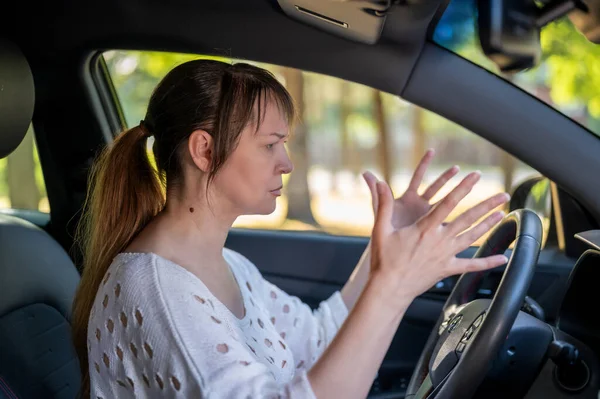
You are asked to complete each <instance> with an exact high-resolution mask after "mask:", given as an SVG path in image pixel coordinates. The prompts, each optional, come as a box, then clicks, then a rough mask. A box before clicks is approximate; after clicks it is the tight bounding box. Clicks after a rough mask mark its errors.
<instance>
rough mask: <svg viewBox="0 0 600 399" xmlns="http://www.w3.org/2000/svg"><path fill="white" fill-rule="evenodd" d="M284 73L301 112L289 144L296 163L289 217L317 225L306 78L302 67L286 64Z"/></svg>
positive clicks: (289, 182) (289, 202) (289, 191)
mask: <svg viewBox="0 0 600 399" xmlns="http://www.w3.org/2000/svg"><path fill="white" fill-rule="evenodd" d="M284 76H285V81H286V88H287V90H288V91H289V92H290V94H291V95H292V97H293V98H294V101H295V103H296V107H297V108H298V116H299V118H298V123H297V125H296V129H295V131H294V133H293V135H292V138H291V139H290V141H289V145H288V148H289V151H290V156H291V158H292V162H293V163H294V171H293V172H292V174H291V175H290V179H289V181H288V184H287V195H288V214H287V218H288V219H294V220H299V221H301V222H304V223H308V224H312V225H316V224H317V222H316V220H315V218H314V216H313V213H312V210H311V208H310V192H309V190H308V166H309V165H308V148H307V134H308V132H307V130H306V124H305V122H304V78H303V76H302V71H300V70H297V69H293V68H285V70H284Z"/></svg>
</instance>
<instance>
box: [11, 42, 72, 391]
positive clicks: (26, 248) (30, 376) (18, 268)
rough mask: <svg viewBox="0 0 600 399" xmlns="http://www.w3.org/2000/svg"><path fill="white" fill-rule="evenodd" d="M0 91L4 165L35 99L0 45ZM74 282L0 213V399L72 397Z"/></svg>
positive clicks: (63, 263) (57, 253)
mask: <svg viewBox="0 0 600 399" xmlns="http://www.w3.org/2000/svg"><path fill="white" fill-rule="evenodd" d="M0 88H1V90H0V158H3V157H6V156H8V155H9V154H10V153H11V152H12V151H13V150H14V149H15V148H16V147H17V146H18V145H19V143H20V142H21V141H22V140H23V138H24V136H25V133H26V132H27V129H28V127H29V124H30V123H31V118H32V115H33V106H34V101H35V92H34V85H33V76H32V74H31V69H30V67H29V64H28V63H27V60H26V58H25V57H24V55H23V54H22V52H21V51H20V50H19V48H18V47H17V46H16V45H14V44H13V43H11V42H9V41H7V40H4V39H2V38H0ZM78 283H79V273H78V272H77V270H76V268H75V265H74V264H73V262H72V261H71V259H70V258H69V256H68V255H67V253H66V252H65V251H64V250H63V248H62V247H61V246H60V245H59V244H58V243H57V242H56V241H55V240H54V239H53V238H52V237H51V236H50V235H49V234H47V233H46V232H45V231H44V230H42V229H40V228H38V227H37V226H35V225H33V224H32V223H29V222H27V221H25V220H22V219H20V218H17V217H14V216H9V215H4V214H0V398H2V397H7V398H11V399H15V398H24V399H27V398H60V399H63V398H64V399H73V398H75V397H76V396H77V393H78V390H79V385H80V371H79V362H78V360H77V356H76V353H75V349H74V347H73V345H72V341H71V334H70V326H69V317H70V311H71V303H72V301H73V297H74V295H75V290H76V288H77V284H78ZM2 395H4V396H2Z"/></svg>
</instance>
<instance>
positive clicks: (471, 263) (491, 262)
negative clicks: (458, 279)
mask: <svg viewBox="0 0 600 399" xmlns="http://www.w3.org/2000/svg"><path fill="white" fill-rule="evenodd" d="M506 262H508V258H507V257H506V256H504V255H492V256H488V257H485V258H469V259H466V258H465V259H462V258H457V259H455V260H454V262H452V267H451V268H450V270H449V271H448V272H449V275H451V276H454V275H457V274H463V273H471V272H480V271H484V270H489V269H493V268H494V267H498V266H502V265H503V264H505V263H506Z"/></svg>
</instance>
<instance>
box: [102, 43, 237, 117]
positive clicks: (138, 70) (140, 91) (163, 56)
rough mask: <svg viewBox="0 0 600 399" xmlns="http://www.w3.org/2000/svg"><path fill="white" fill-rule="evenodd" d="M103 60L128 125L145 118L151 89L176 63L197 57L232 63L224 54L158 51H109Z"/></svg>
mask: <svg viewBox="0 0 600 399" xmlns="http://www.w3.org/2000/svg"><path fill="white" fill-rule="evenodd" d="M104 59H105V61H106V64H107V66H108V69H109V71H110V74H111V78H112V81H113V84H114V86H115V89H116V92H117V93H118V96H119V100H120V102H121V107H122V109H123V112H124V114H125V120H126V122H127V125H128V126H135V125H137V124H138V123H139V121H140V120H141V119H143V118H144V116H145V113H146V108H147V106H148V100H149V99H150V95H151V94H152V90H154V88H155V87H156V85H157V84H158V83H159V81H160V80H161V79H162V78H163V77H164V76H165V75H166V74H167V72H169V71H170V70H171V69H173V68H175V67H176V66H177V65H179V64H182V63H184V62H187V61H191V60H195V59H214V60H219V61H224V62H231V59H228V58H225V57H218V56H199V55H195V54H181V53H166V52H158V51H109V52H106V53H104Z"/></svg>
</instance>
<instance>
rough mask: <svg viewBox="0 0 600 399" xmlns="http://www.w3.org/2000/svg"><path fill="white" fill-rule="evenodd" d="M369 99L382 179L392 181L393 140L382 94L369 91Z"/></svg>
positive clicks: (377, 91) (376, 91)
mask: <svg viewBox="0 0 600 399" xmlns="http://www.w3.org/2000/svg"><path fill="white" fill-rule="evenodd" d="M371 99H372V100H371V101H372V104H373V105H372V107H373V120H374V121H375V124H376V131H377V134H378V135H379V139H378V140H377V155H378V156H377V159H378V161H379V165H380V168H381V173H382V177H383V180H384V181H386V182H390V184H391V181H392V172H393V171H394V165H393V156H392V155H391V154H390V153H391V152H395V151H393V148H391V147H392V144H393V140H391V139H390V132H389V130H390V129H389V126H388V122H387V118H386V114H385V108H384V106H383V96H382V93H381V92H380V91H379V90H372V91H371Z"/></svg>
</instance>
